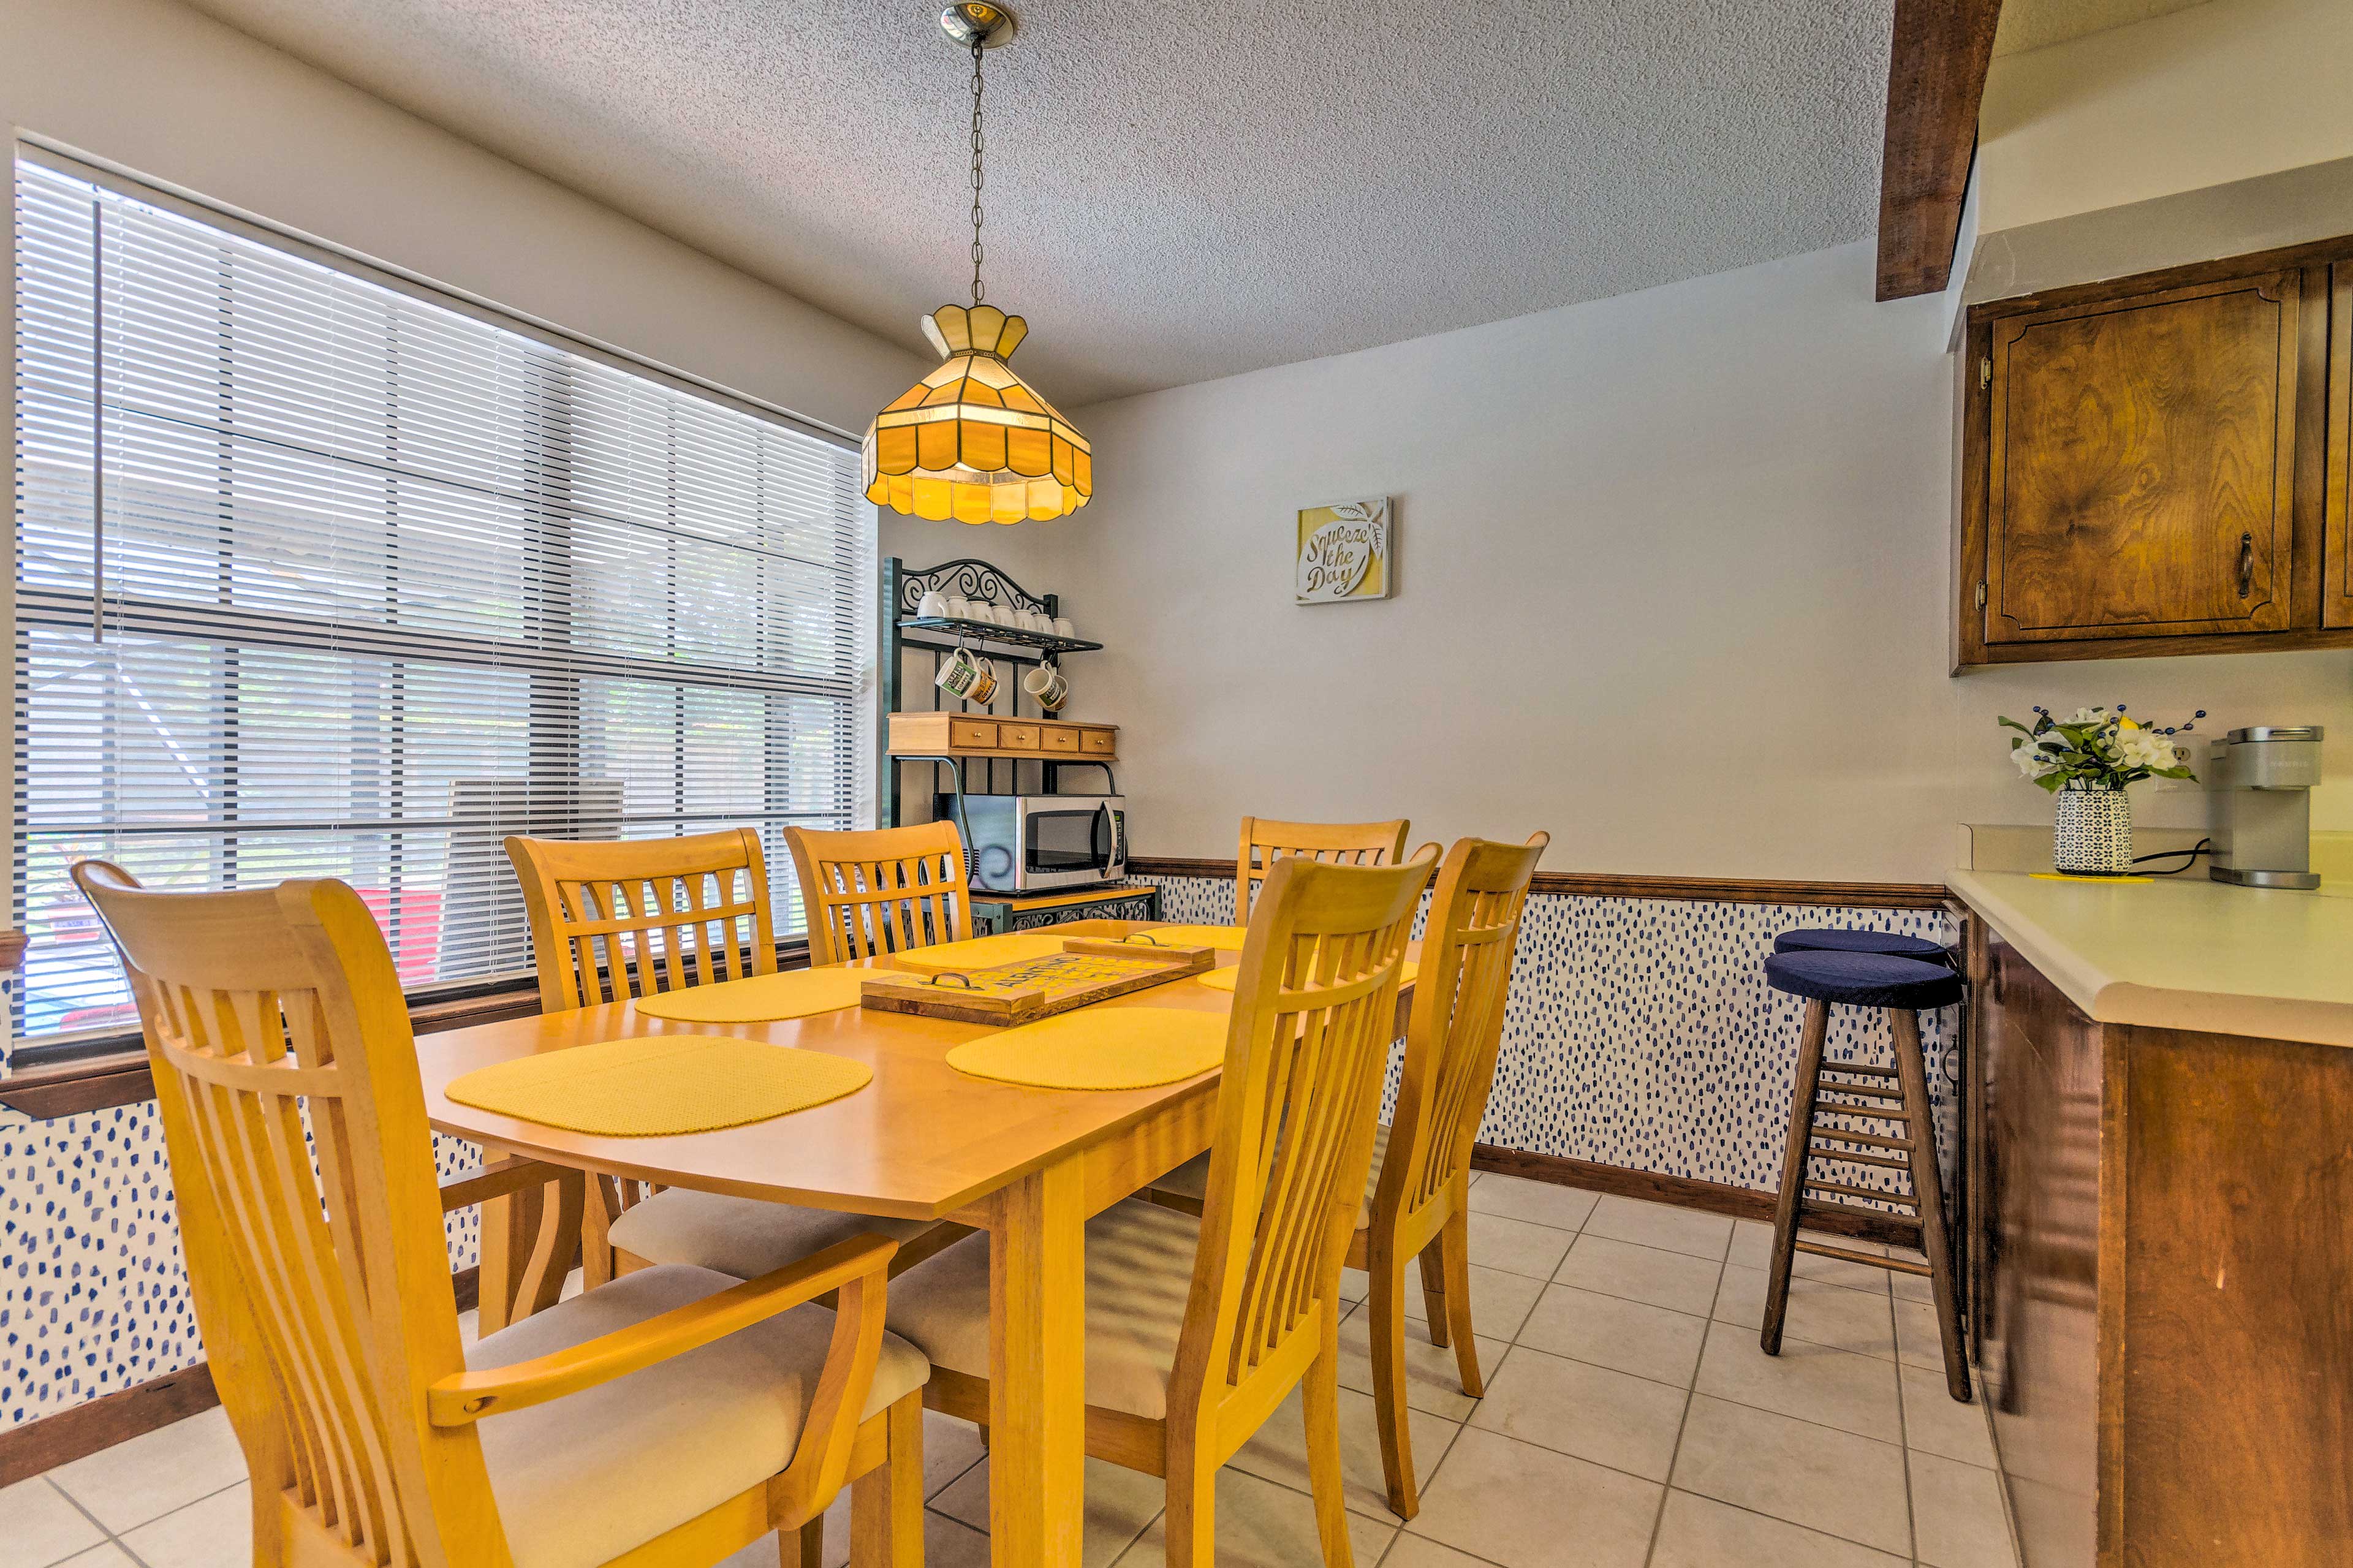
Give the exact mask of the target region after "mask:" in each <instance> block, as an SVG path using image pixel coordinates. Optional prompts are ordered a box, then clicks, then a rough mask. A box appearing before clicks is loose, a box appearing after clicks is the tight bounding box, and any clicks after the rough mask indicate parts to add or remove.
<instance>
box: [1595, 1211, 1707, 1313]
mask: <svg viewBox="0 0 2353 1568" xmlns="http://www.w3.org/2000/svg"><path fill="white" fill-rule="evenodd" d="M1723 1272H1724V1269H1723V1266H1722V1265H1720V1264H1718V1263H1716V1262H1715V1261H1713V1260H1711V1259H1709V1258H1694V1257H1693V1256H1691V1255H1690V1254H1689V1253H1683V1252H1670V1251H1667V1250H1664V1249H1662V1248H1660V1247H1642V1246H1640V1245H1638V1244H1636V1243H1634V1242H1630V1241H1620V1240H1617V1239H1615V1238H1613V1237H1603V1236H1597V1235H1596V1234H1594V1232H1593V1231H1592V1230H1591V1229H1590V1228H1588V1230H1587V1231H1586V1232H1585V1233H1584V1234H1583V1235H1582V1236H1579V1237H1577V1245H1576V1246H1574V1247H1570V1248H1569V1249H1568V1257H1567V1258H1566V1259H1564V1260H1563V1261H1562V1263H1561V1266H1560V1269H1559V1272H1557V1273H1556V1274H1555V1275H1554V1276H1553V1279H1554V1280H1555V1281H1556V1282H1557V1283H1559V1284H1562V1285H1574V1286H1576V1287H1577V1289H1580V1290H1594V1291H1599V1293H1600V1294H1602V1295H1604V1296H1623V1297H1625V1298H1626V1299H1627V1300H1630V1301H1648V1302H1649V1303H1650V1304H1651V1306H1653V1307H1671V1308H1672V1309H1673V1310H1676V1311H1678V1312H1690V1313H1693V1314H1694V1315H1695V1316H1698V1317H1703V1318H1704V1317H1705V1316H1707V1314H1708V1310H1709V1309H1710V1308H1712V1307H1713V1306H1715V1287H1716V1280H1717V1277H1718V1276H1719V1275H1721V1274H1722V1273H1723Z"/></svg>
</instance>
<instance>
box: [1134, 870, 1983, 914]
mask: <svg viewBox="0 0 2353 1568" xmlns="http://www.w3.org/2000/svg"><path fill="white" fill-rule="evenodd" d="M1127 868H1128V871H1129V873H1130V874H1131V875H1134V876H1138V877H1203V878H1208V879H1214V880H1217V881H1220V882H1230V881H1232V880H1233V879H1234V863H1233V862H1232V861H1230V860H1188V859H1174V858H1144V859H1138V860H1131V861H1129V862H1128V863H1127ZM1528 890H1529V891H1530V892H1533V893H1536V894H1538V895H1541V896H1543V897H1546V898H1561V899H1665V900H1672V901H1678V902H1699V903H1711V904H1797V905H1816V906H1822V907H1829V908H1842V909H1867V910H1934V909H1941V908H1942V907H1943V906H1944V903H1945V900H1947V899H1948V898H1950V897H1951V896H1952V895H1951V894H1950V893H1948V892H1947V890H1946V889H1945V885H1944V884H1943V883H1942V882H1803V881H1765V880H1758V879H1742V878H1729V877H1642V876H1631V875H1624V874H1620V873H1617V872H1600V871H1592V872H1588V871H1539V872H1537V873H1536V874H1535V880H1534V881H1532V882H1531V883H1530V884H1529V885H1528Z"/></svg>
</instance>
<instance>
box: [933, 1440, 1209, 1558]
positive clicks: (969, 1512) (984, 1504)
mask: <svg viewBox="0 0 2353 1568" xmlns="http://www.w3.org/2000/svg"><path fill="white" fill-rule="evenodd" d="M1166 1497H1167V1483H1166V1482H1165V1481H1163V1480H1162V1479H1160V1478H1159V1477H1157V1476H1147V1475H1144V1474H1142V1473H1140V1472H1138V1471H1135V1470H1124V1469H1122V1468H1120V1467H1118V1466H1117V1465H1114V1464H1112V1463H1111V1462H1110V1461H1108V1460H1105V1459H1096V1458H1090V1459H1088V1460H1087V1518H1086V1528H1085V1532H1084V1534H1083V1535H1082V1537H1081V1540H1080V1546H1079V1556H1080V1560H1081V1561H1082V1563H1084V1564H1085V1568H1110V1565H1111V1564H1112V1563H1116V1562H1118V1561H1119V1555H1120V1553H1121V1552H1125V1551H1126V1550H1127V1549H1128V1546H1129V1545H1130V1544H1131V1543H1132V1542H1134V1540H1135V1538H1136V1537H1137V1536H1139V1535H1141V1534H1143V1533H1144V1530H1145V1526H1146V1525H1148V1524H1150V1523H1151V1522H1152V1521H1154V1520H1155V1519H1156V1518H1158V1517H1159V1514H1160V1509H1161V1505H1162V1503H1163V1502H1164V1501H1165V1500H1166ZM932 1506H933V1507H934V1508H935V1509H937V1510H940V1511H941V1512H942V1513H944V1514H946V1515H947V1516H948V1517H949V1518H951V1519H955V1520H959V1521H963V1522H964V1523H965V1524H968V1525H970V1526H972V1527H973V1528H974V1529H975V1530H978V1531H987V1529H988V1461H987V1460H986V1459H983V1460H982V1461H981V1462H980V1463H979V1464H977V1465H975V1466H974V1467H973V1468H971V1469H969V1470H966V1471H965V1475H964V1479H962V1480H960V1481H958V1482H956V1483H955V1485H954V1486H952V1487H950V1488H948V1489H947V1490H945V1491H944V1492H942V1493H941V1494H940V1495H939V1496H938V1497H936V1498H934V1500H932Z"/></svg>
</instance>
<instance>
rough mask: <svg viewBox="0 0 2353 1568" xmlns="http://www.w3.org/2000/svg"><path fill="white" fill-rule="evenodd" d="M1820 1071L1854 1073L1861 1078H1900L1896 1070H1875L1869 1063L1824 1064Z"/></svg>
mask: <svg viewBox="0 0 2353 1568" xmlns="http://www.w3.org/2000/svg"><path fill="white" fill-rule="evenodd" d="M1820 1071H1822V1072H1845V1073H1853V1074H1855V1075H1857V1076H1858V1077H1861V1078H1888V1079H1892V1078H1894V1077H1897V1076H1898V1074H1897V1073H1896V1071H1895V1069H1894V1068H1875V1067H1873V1066H1871V1065H1870V1064H1869V1063H1868V1062H1824V1063H1823V1064H1822V1065H1821V1068H1820Z"/></svg>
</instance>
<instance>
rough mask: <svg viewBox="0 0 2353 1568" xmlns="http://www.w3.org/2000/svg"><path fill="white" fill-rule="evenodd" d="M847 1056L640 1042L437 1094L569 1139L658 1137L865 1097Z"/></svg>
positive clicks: (483, 1076)
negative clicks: (559, 1130)
mask: <svg viewBox="0 0 2353 1568" xmlns="http://www.w3.org/2000/svg"><path fill="white" fill-rule="evenodd" d="M873 1077H874V1069H873V1068H870V1067H868V1066H867V1065H866V1064H865V1063H864V1062H860V1061H852V1060H851V1059H850V1058H848V1057H837V1056H828V1055H827V1054H826V1053H825V1052H823V1051H802V1050H795V1049H793V1048H791V1047H786V1046H771V1045H765V1044H763V1043H762V1042H760V1041H758V1040H739V1039H732V1038H729V1037H724V1036H720V1035H646V1036H631V1037H627V1038H624V1039H618V1040H599V1041H597V1042H596V1044H595V1045H591V1046H575V1047H573V1048H572V1049H570V1050H566V1051H549V1052H547V1053H545V1054H544V1055H542V1056H535V1057H519V1058H516V1059H515V1060H513V1061H511V1062H500V1063H498V1064H496V1065H495V1066H492V1067H486V1068H477V1069H475V1070H474V1071H472V1072H470V1073H467V1074H465V1075H464V1076H463V1077H460V1078H457V1079H451V1080H450V1083H449V1087H448V1089H445V1090H443V1091H442V1092H444V1093H445V1094H447V1095H448V1097H449V1098H450V1099H451V1100H456V1101H457V1102H458V1103H459V1104H460V1105H471V1106H474V1107H476V1108H478V1109H480V1110H491V1111H496V1112H497V1113H498V1114H499V1115H501V1116H512V1117H514V1118H516V1119H517V1120H519V1121H536V1122H539V1123H541V1124H542V1125H543V1126H547V1127H564V1128H568V1129H570V1130H571V1131H575V1132H596V1133H603V1134H606V1135H607V1136H610V1137H616V1138H662V1137H671V1136H675V1135H677V1134H679V1133H681V1132H709V1131H712V1130H714V1129H716V1128H721V1127H740V1126H742V1125H743V1124H744V1122H747V1121H766V1120H767V1119H768V1118H769V1117H771V1116H782V1115H784V1114H785V1113H786V1111H788V1110H807V1109H808V1108H809V1107H810V1106H812V1105H822V1104H824V1103H825V1102H826V1101H827V1100H839V1099H840V1098H841V1097H842V1096H843V1095H845V1094H852V1093H855V1092H856V1091H857V1090H859V1089H864V1088H865V1087H866V1086H867V1084H868V1083H869V1082H871V1080H872V1079H873Z"/></svg>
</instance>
